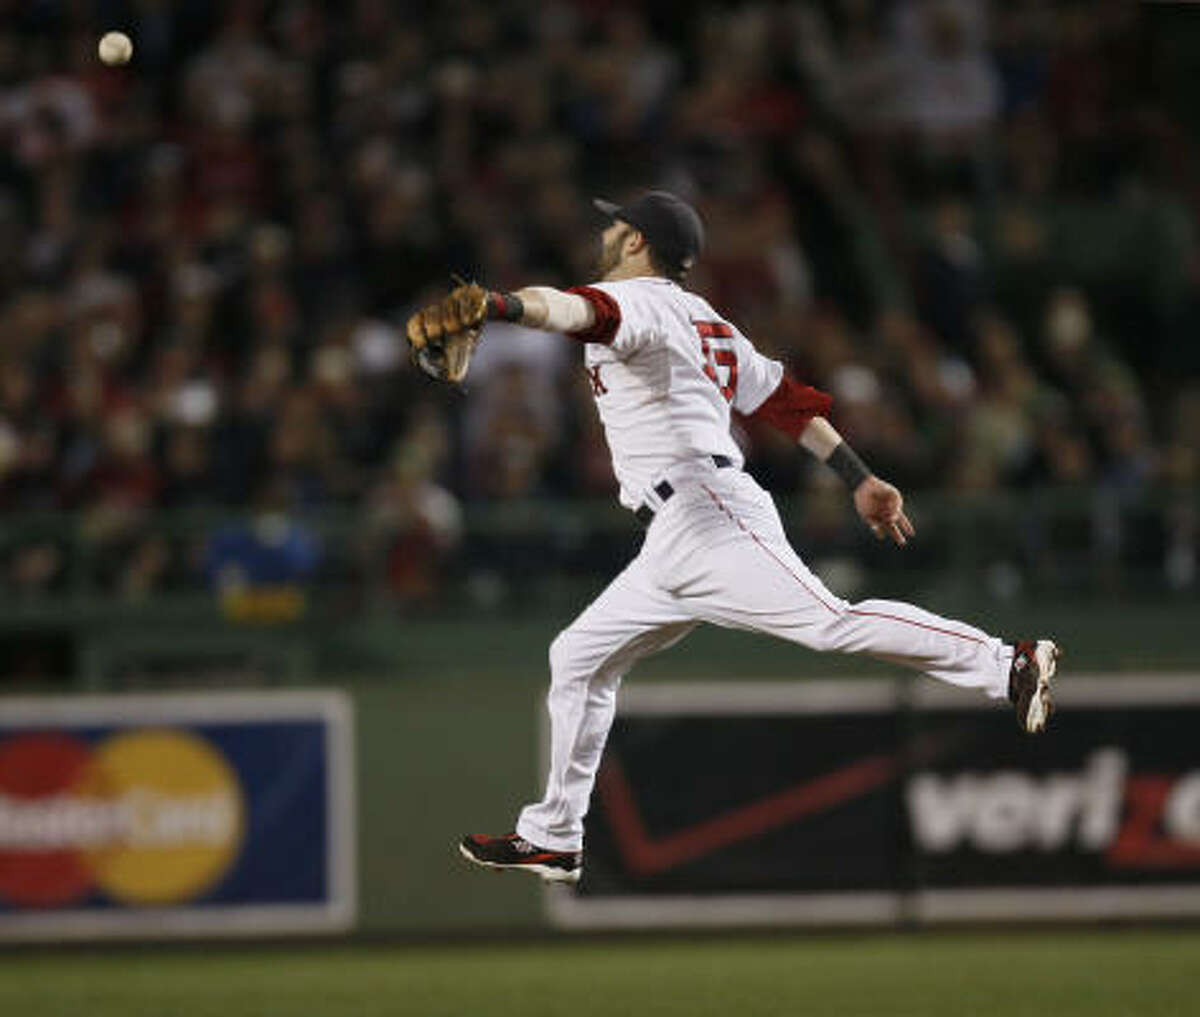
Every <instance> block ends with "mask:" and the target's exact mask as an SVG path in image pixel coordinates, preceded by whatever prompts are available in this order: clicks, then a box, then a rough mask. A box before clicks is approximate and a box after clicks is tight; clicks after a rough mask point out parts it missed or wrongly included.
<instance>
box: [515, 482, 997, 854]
mask: <svg viewBox="0 0 1200 1017" xmlns="http://www.w3.org/2000/svg"><path fill="white" fill-rule="evenodd" d="M680 474H682V475H680ZM666 479H667V480H668V481H669V482H670V484H671V485H672V487H673V488H674V494H673V496H672V497H671V498H670V499H669V500H668V501H667V502H666V503H665V504H664V505H661V506H660V510H659V511H658V512H657V514H656V515H655V517H654V519H653V521H652V522H651V524H650V526H649V528H648V530H647V532H646V540H645V543H644V544H643V545H642V549H641V551H640V553H639V554H638V556H637V557H636V558H635V559H634V560H633V561H632V562H630V564H629V566H628V567H627V568H626V569H625V570H624V571H623V572H622V573H621V574H620V575H619V576H617V577H616V579H614V580H613V581H612V583H610V584H609V586H608V588H607V589H605V591H604V592H603V593H602V594H600V596H599V597H597V598H596V600H594V601H593V602H592V603H591V604H590V605H589V606H588V607H587V608H586V609H585V610H584V612H583V613H582V614H581V615H580V616H579V617H578V618H576V619H575V621H573V622H572V623H571V624H570V625H569V626H568V627H567V628H566V629H564V630H563V631H562V632H561V633H560V634H559V635H558V637H557V638H556V639H555V640H554V642H553V643H552V644H551V646H550V693H549V696H548V699H547V702H548V705H549V711H550V732H551V735H550V741H551V745H550V772H549V775H548V777H547V780H546V791H545V795H544V797H543V798H542V800H541V801H540V802H537V803H536V804H533V805H528V806H526V807H525V808H524V809H523V810H522V811H521V814H520V817H519V819H518V821H517V826H516V830H517V833H518V834H520V835H521V836H522V837H524V838H525V839H526V840H528V841H530V842H532V843H533V844H536V845H538V846H539V847H543V848H548V849H550V850H555V851H578V850H581V849H582V845H583V818H584V816H585V815H586V813H587V809H588V802H589V799H590V798H591V793H592V785H593V783H594V781H595V777H596V771H597V769H598V768H599V765H600V756H601V754H602V753H603V751H604V743H605V740H606V739H607V737H608V731H609V728H610V727H611V726H612V721H613V714H614V712H615V710H616V701H617V689H618V687H619V686H620V684H621V679H622V678H623V677H624V675H625V673H626V672H627V671H629V669H630V668H631V667H632V666H633V665H634V663H635V662H636V661H637V660H638V659H640V658H641V657H645V656H647V655H649V654H651V653H655V652H656V651H658V650H661V649H664V648H665V647H667V646H670V645H672V644H673V643H676V642H678V641H679V640H680V639H682V638H683V637H684V636H685V635H687V633H688V632H690V631H691V630H692V629H693V628H695V626H696V625H698V624H699V623H700V622H711V623H712V624H714V625H722V626H726V627H728V628H739V629H751V630H753V631H755V632H764V633H768V634H770V635H774V636H780V637H782V638H784V639H790V640H792V641H793V642H796V643H800V644H801V645H803V646H807V647H810V648H811V649H814V650H830V651H836V652H839V653H865V654H869V655H870V656H872V657H877V658H879V659H881V660H887V661H891V662H893V663H897V664H904V665H906V666H908V667H912V668H916V669H917V670H919V671H924V672H925V673H926V674H929V675H931V676H933V677H934V678H940V679H941V680H942V681H947V682H950V683H951V684H954V685H962V686H966V687H969V688H978V689H982V690H984V692H986V694H987V695H989V696H991V697H993V698H1001V697H1004V696H1006V695H1007V693H1008V672H1009V668H1010V666H1011V664H1012V647H1011V646H1009V645H1007V644H1005V643H1002V642H1001V641H1000V640H999V639H997V638H995V637H993V636H989V635H988V634H987V633H985V632H982V631H980V630H979V629H977V628H973V627H972V626H970V625H965V624H963V623H962V622H958V621H950V620H948V619H945V618H941V617H939V616H937V615H935V614H931V613H930V612H928V611H923V610H922V609H921V608H919V607H913V606H912V605H910V604H903V603H899V602H897V601H890V600H864V601H862V602H861V603H858V604H850V603H848V602H847V601H845V600H842V599H841V598H840V597H837V596H835V595H834V594H832V593H830V592H829V590H828V589H826V587H825V585H824V584H823V583H822V582H821V581H820V580H819V579H818V578H817V577H816V576H814V575H813V574H812V572H810V571H809V570H808V568H807V566H806V565H805V564H804V562H803V561H801V560H800V556H799V555H797V554H796V552H795V551H794V550H792V548H791V546H790V545H789V544H788V542H787V538H786V537H785V535H784V532H783V526H782V524H781V523H780V520H779V514H778V512H777V511H776V509H775V504H774V502H773V501H772V499H771V497H770V495H768V494H767V493H766V492H765V491H764V490H763V489H762V488H761V487H759V486H758V484H757V483H755V481H754V480H753V478H751V477H750V476H749V475H748V474H746V473H743V472H742V471H740V470H737V469H718V468H717V467H716V466H714V465H713V464H711V463H710V462H709V461H708V460H704V461H703V462H701V463H687V464H686V466H685V467H681V468H677V469H675V470H673V471H671V472H670V473H668V474H667V477H666ZM653 503H654V502H652V504H653Z"/></svg>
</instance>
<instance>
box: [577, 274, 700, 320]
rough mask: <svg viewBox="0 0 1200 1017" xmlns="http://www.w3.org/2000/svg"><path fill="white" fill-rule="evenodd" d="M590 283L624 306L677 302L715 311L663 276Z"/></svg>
mask: <svg viewBox="0 0 1200 1017" xmlns="http://www.w3.org/2000/svg"><path fill="white" fill-rule="evenodd" d="M590 286H591V288H593V289H598V290H603V291H604V292H605V293H607V294H608V295H609V296H611V297H612V298H613V299H614V300H616V301H617V302H618V303H619V304H623V305H628V306H640V307H643V308H652V307H661V306H665V305H668V304H675V305H682V306H685V307H687V308H688V309H689V310H691V311H693V312H699V311H703V310H704V309H707V312H708V313H710V314H711V313H713V312H712V308H711V307H709V305H708V302H707V301H706V300H705V299H704V298H703V297H701V296H699V295H698V294H696V293H693V292H692V291H691V290H687V289H684V288H683V287H682V286H680V285H679V283H677V282H675V281H674V280H673V279H664V278H663V277H661V276H637V277H636V278H633V279H617V280H614V281H606V282H598V283H591V284H590Z"/></svg>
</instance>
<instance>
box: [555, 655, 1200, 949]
mask: <svg viewBox="0 0 1200 1017" xmlns="http://www.w3.org/2000/svg"><path fill="white" fill-rule="evenodd" d="M1058 701H1059V711H1058V713H1057V714H1056V716H1055V718H1054V722H1053V726H1052V728H1051V730H1050V731H1049V732H1047V734H1046V735H1045V736H1042V737H1037V738H1030V737H1028V736H1026V735H1023V734H1022V733H1021V732H1020V731H1018V730H1017V726H1016V724H1015V722H1014V720H1013V717H1012V713H1011V710H1010V709H1007V708H1006V707H1003V706H1000V705H998V704H994V703H990V702H988V701H987V700H982V699H980V698H978V697H977V696H973V695H971V694H970V693H967V692H963V691H961V690H957V689H952V688H948V687H937V686H934V685H933V684H932V683H930V682H925V681H924V680H922V681H921V682H920V683H919V684H910V683H909V682H907V681H903V680H902V681H897V682H888V681H882V682H876V681H870V682H866V681H864V682H855V681H851V682H828V683H825V682H802V683H796V684H787V683H771V684H746V683H737V684H703V685H683V684H664V685H657V686H655V685H644V686H638V685H631V686H630V687H629V688H628V689H627V690H626V692H625V693H624V698H623V701H622V703H621V705H620V707H619V710H618V717H617V721H616V723H615V724H614V727H613V730H612V733H611V735H610V738H609V742H608V747H607V749H606V753H605V759H604V763H603V765H602V769H601V772H600V774H599V776H598V778H597V783H596V790H595V793H594V794H593V797H592V805H591V813H590V815H589V817H588V824H587V842H586V852H585V856H584V877H583V880H582V883H581V885H580V887H579V889H578V890H577V891H570V890H564V889H563V888H561V887H560V888H552V889H551V890H550V891H548V894H547V903H548V909H549V913H550V916H551V919H552V920H553V921H555V922H556V923H558V924H561V925H566V926H588V927H597V926H612V927H620V926H657V925H662V926H670V925H687V926H694V925H696V924H709V925H724V924H770V923H786V924H803V923H825V922H833V923H842V924H854V923H892V922H902V921H916V922H934V921H943V920H982V919H988V920H992V919H1005V918H1014V919H1030V918H1042V917H1044V918H1072V917H1133V916H1155V915H1172V916H1176V915H1198V914H1200V738H1198V737H1197V736H1196V732H1197V731H1200V680H1196V679H1194V678H1183V677H1179V678H1177V677H1161V678H1160V677H1152V676H1145V675H1129V676H1123V677H1113V678H1104V679H1100V678H1094V679H1086V678H1078V677H1075V678H1071V679H1069V680H1064V681H1063V683H1062V685H1061V690H1060V694H1059V697H1058Z"/></svg>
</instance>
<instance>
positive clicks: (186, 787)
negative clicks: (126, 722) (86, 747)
mask: <svg viewBox="0 0 1200 1017" xmlns="http://www.w3.org/2000/svg"><path fill="white" fill-rule="evenodd" d="M77 789H78V792H80V793H82V794H83V795H85V796H87V797H89V798H92V799H93V800H94V801H96V803H97V805H100V806H101V807H99V808H97V809H96V810H95V815H94V817H93V818H94V820H95V824H93V825H98V826H103V827H105V829H99V828H97V829H93V830H91V831H90V835H89V836H87V837H84V838H82V840H83V841H84V842H85V843H86V847H85V848H84V850H83V852H82V853H83V856H84V857H85V858H86V859H87V865H88V868H90V869H91V871H92V877H93V879H94V881H95V884H96V886H98V887H100V888H101V889H102V890H104V891H105V893H107V894H108V895H109V896H111V897H113V898H114V899H116V900H119V901H124V902H126V903H130V904H149V905H162V904H174V903H178V902H181V901H186V900H190V899H193V898H195V897H196V896H198V895H200V894H202V893H204V892H205V891H206V890H208V889H210V888H211V887H212V886H213V885H214V884H216V883H217V882H218V881H219V880H220V879H221V878H222V877H223V876H224V875H225V874H226V872H228V871H229V868H230V866H231V865H232V864H233V862H234V861H235V859H236V858H237V855H238V852H239V850H240V848H241V844H242V838H243V835H244V832H245V815H246V805H245V800H244V798H243V796H242V789H241V785H240V783H239V782H238V779H237V775H236V774H235V773H234V771H233V770H232V768H231V767H230V766H229V764H228V763H227V762H226V761H225V759H224V757H223V756H222V755H221V754H220V753H219V752H218V751H217V750H216V749H215V748H214V747H213V746H212V745H211V744H209V743H208V742H207V741H205V740H204V739H203V738H201V737H199V736H197V735H193V734H189V733H187V732H184V731H156V730H141V731H134V732H131V733H129V734H122V735H116V736H114V737H112V738H108V739H106V740H105V741H103V742H102V743H100V744H99V745H97V746H96V749H95V752H94V754H93V756H92V758H91V759H90V760H89V762H88V765H87V768H86V772H85V774H84V775H83V779H82V780H81V782H80V784H79V785H77ZM101 803H102V805H101Z"/></svg>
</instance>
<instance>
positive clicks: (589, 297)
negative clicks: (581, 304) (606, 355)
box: [567, 286, 621, 346]
mask: <svg viewBox="0 0 1200 1017" xmlns="http://www.w3.org/2000/svg"><path fill="white" fill-rule="evenodd" d="M567 292H568V293H575V294H577V295H579V296H581V297H583V299H584V300H586V301H587V302H588V303H589V304H591V305H592V310H593V311H594V312H595V315H596V320H595V321H594V322H593V323H592V324H591V325H590V326H589V327H588V328H585V329H581V330H580V331H578V332H571V333H568V334H569V335H570V336H571V338H572V339H578V340H579V341H580V342H581V343H601V344H602V345H604V346H608V345H609V344H610V343H611V342H612V341H613V339H614V338H615V337H616V334H617V329H618V328H620V326H621V309H620V308H619V307H618V306H617V302H616V301H615V300H613V298H612V297H610V296H609V295H608V294H607V293H605V292H604V290H600V289H597V288H596V287H595V286H573V287H571V289H569V290H567Z"/></svg>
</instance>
